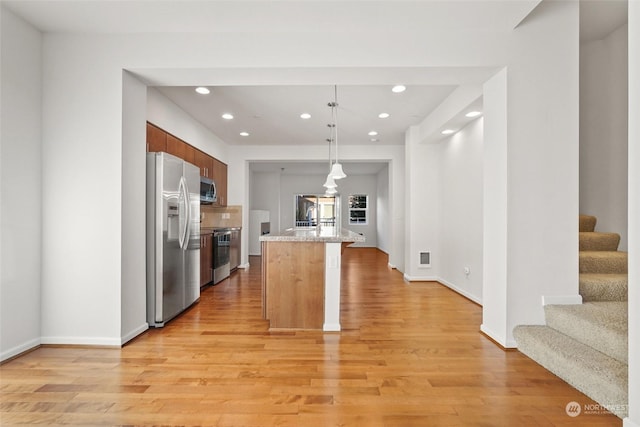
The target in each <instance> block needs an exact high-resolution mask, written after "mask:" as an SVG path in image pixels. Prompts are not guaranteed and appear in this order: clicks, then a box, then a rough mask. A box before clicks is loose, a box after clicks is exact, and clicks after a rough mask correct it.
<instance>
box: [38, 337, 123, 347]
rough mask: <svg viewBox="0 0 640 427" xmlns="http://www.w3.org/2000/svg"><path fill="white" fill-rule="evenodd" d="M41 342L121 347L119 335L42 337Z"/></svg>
mask: <svg viewBox="0 0 640 427" xmlns="http://www.w3.org/2000/svg"><path fill="white" fill-rule="evenodd" d="M41 344H59V345H87V346H104V347H121V344H120V338H119V337H116V338H107V337H42V338H41Z"/></svg>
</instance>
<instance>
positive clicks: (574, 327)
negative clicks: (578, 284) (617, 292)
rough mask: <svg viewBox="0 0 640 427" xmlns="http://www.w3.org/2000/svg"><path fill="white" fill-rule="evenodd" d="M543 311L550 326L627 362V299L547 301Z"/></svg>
mask: <svg viewBox="0 0 640 427" xmlns="http://www.w3.org/2000/svg"><path fill="white" fill-rule="evenodd" d="M544 313H545V318H546V320H547V326H549V327H550V328H553V329H555V330H556V331H558V332H562V333H563V334H565V335H567V336H570V337H571V338H573V339H575V340H576V341H580V342H581V343H583V344H586V345H588V346H589V347H593V348H594V349H596V350H598V351H600V352H602V353H604V354H606V355H607V356H609V357H612V358H614V359H616V360H619V361H620V362H622V363H628V353H629V350H628V346H627V335H628V331H627V303H626V302H619V301H597V302H587V303H584V304H575V305H546V306H545V307H544Z"/></svg>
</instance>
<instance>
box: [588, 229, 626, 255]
mask: <svg viewBox="0 0 640 427" xmlns="http://www.w3.org/2000/svg"><path fill="white" fill-rule="evenodd" d="M578 234H579V239H578V242H579V246H578V250H580V251H617V250H618V244H619V243H620V235H619V234H618V233H597V232H595V231H581V232H580V233H578Z"/></svg>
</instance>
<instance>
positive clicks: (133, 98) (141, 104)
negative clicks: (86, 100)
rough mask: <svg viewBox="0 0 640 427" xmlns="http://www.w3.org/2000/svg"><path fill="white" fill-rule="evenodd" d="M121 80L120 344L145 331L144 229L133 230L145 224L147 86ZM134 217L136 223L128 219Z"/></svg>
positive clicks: (127, 77)
mask: <svg viewBox="0 0 640 427" xmlns="http://www.w3.org/2000/svg"><path fill="white" fill-rule="evenodd" d="M122 77H123V81H122V83H123V84H122V182H121V184H122V205H121V206H122V212H121V218H122V233H121V239H122V254H121V265H122V272H121V281H120V313H121V314H120V337H121V338H120V343H121V344H124V343H125V342H127V341H129V340H131V339H132V338H134V337H136V336H137V335H139V334H140V333H141V332H143V331H145V330H146V329H148V327H149V325H148V324H147V316H146V312H145V310H140V307H142V306H144V305H146V301H147V292H146V288H145V287H143V286H140V284H141V283H146V280H147V276H146V272H147V270H146V261H147V260H146V228H145V227H137V226H136V224H137V223H139V222H143V221H146V191H147V186H146V168H140V167H136V166H137V165H139V164H140V163H141V162H144V161H145V160H144V159H145V156H146V146H145V145H144V144H141V143H140V141H146V133H147V127H146V116H147V115H146V105H147V87H146V85H145V84H144V83H142V82H141V81H140V80H138V79H137V78H136V77H134V76H133V75H131V74H130V73H128V72H126V71H125V72H123V76H122ZM133 218H135V219H136V221H131V220H130V219H133Z"/></svg>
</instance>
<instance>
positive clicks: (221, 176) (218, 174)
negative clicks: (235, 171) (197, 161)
mask: <svg viewBox="0 0 640 427" xmlns="http://www.w3.org/2000/svg"><path fill="white" fill-rule="evenodd" d="M212 178H213V180H214V181H215V182H216V190H217V193H218V200H217V203H216V204H217V205H218V206H227V165H226V164H225V163H222V162H221V161H220V160H218V159H216V158H213V176H212Z"/></svg>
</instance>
